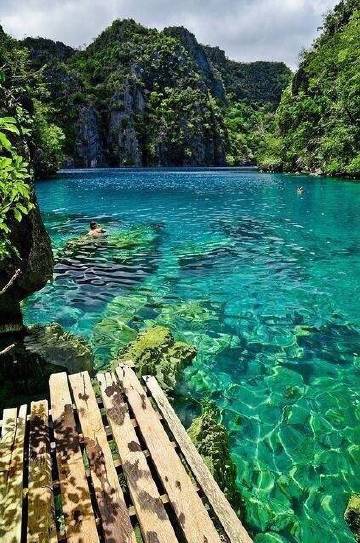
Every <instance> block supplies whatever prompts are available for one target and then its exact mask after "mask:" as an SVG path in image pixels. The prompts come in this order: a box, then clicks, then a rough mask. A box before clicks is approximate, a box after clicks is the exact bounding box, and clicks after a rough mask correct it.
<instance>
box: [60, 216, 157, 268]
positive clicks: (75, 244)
mask: <svg viewBox="0 0 360 543" xmlns="http://www.w3.org/2000/svg"><path fill="white" fill-rule="evenodd" d="M157 230H158V229H157V228H156V227H155V226H147V225H140V226H132V227H126V228H122V229H121V230H119V231H113V232H109V233H108V234H106V235H105V236H102V237H100V238H91V237H89V236H87V235H83V236H80V237H77V238H74V239H70V240H69V241H68V242H67V243H66V245H65V247H64V249H63V251H62V252H61V253H60V255H59V257H60V258H63V257H65V258H66V257H70V256H75V257H76V256H77V255H79V254H81V253H82V252H84V251H85V252H91V253H92V256H94V257H101V258H102V259H103V258H104V256H105V257H106V258H107V259H108V260H111V261H113V262H126V260H127V259H128V258H129V257H131V256H133V255H134V254H137V253H140V252H143V251H148V250H150V249H151V248H152V247H153V245H154V243H155V242H156V240H157V238H158V231H157Z"/></svg>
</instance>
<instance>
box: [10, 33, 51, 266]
mask: <svg viewBox="0 0 360 543" xmlns="http://www.w3.org/2000/svg"><path fill="white" fill-rule="evenodd" d="M0 59H1V66H2V67H1V71H0V232H1V234H2V236H1V241H0V259H2V258H4V257H5V256H6V255H8V254H9V252H10V242H9V236H10V234H11V229H12V224H13V223H14V221H15V222H20V221H21V220H22V218H23V217H24V215H27V214H28V213H29V211H30V210H31V209H32V208H33V207H34V204H33V202H32V200H33V194H32V187H31V178H32V175H33V172H34V171H35V173H37V172H38V171H40V170H41V172H42V173H44V174H48V173H49V172H50V171H56V169H57V168H58V165H59V161H61V153H60V142H61V133H60V129H59V128H57V127H55V126H54V125H52V124H50V123H49V122H48V120H47V117H46V113H47V110H46V109H45V107H44V106H43V105H42V104H41V102H40V99H43V98H44V96H46V89H45V87H44V85H43V82H42V81H41V78H39V76H38V75H37V74H34V73H33V72H32V70H31V69H30V66H29V62H28V53H27V51H26V50H25V49H24V48H23V47H21V46H19V45H18V43H17V42H16V41H15V40H13V39H12V38H10V37H9V36H7V35H6V34H5V33H4V32H3V31H2V29H1V28H0ZM39 155H41V156H42V160H41V164H42V166H41V169H40V168H39V163H38V161H37V157H38V156H39ZM50 159H51V160H50ZM50 162H51V164H50Z"/></svg>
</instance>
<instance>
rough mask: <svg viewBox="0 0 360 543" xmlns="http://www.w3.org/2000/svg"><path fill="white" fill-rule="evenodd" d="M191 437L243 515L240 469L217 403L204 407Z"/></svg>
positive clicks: (191, 429)
mask: <svg viewBox="0 0 360 543" xmlns="http://www.w3.org/2000/svg"><path fill="white" fill-rule="evenodd" d="M188 434H189V436H190V438H191V440H192V442H193V443H194V444H195V445H196V447H197V449H198V451H199V453H200V454H201V456H202V457H203V459H204V461H205V463H206V465H207V467H208V468H209V470H210V471H211V473H212V475H213V476H214V478H215V480H216V482H217V483H218V485H219V486H220V488H221V490H222V491H223V492H224V494H225V495H226V497H227V498H228V500H229V501H230V503H231V504H232V506H233V507H234V509H235V510H237V512H239V509H240V507H241V505H242V499H241V495H240V493H239V491H238V489H237V487H236V467H235V464H234V462H233V460H232V458H231V456H230V448H229V436H228V433H227V431H226V429H225V427H224V426H223V424H222V423H221V422H220V411H219V409H218V408H217V406H216V405H215V404H214V403H213V402H211V401H205V402H204V403H203V405H202V411H201V414H200V416H199V417H197V418H196V419H195V420H194V421H193V423H192V425H191V426H190V428H189V429H188Z"/></svg>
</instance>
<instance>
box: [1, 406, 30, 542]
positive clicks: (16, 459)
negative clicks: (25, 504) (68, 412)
mask: <svg viewBox="0 0 360 543" xmlns="http://www.w3.org/2000/svg"><path fill="white" fill-rule="evenodd" d="M26 410H27V406H26V405H22V406H21V407H20V409H19V413H18V414H17V409H5V410H4V427H3V432H2V438H1V445H0V497H1V506H0V541H1V543H20V540H21V521H22V501H23V497H22V492H23V466H24V442H25V427H26Z"/></svg>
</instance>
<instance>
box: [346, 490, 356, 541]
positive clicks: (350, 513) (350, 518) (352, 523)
mask: <svg viewBox="0 0 360 543" xmlns="http://www.w3.org/2000/svg"><path fill="white" fill-rule="evenodd" d="M344 518H345V520H346V522H347V523H348V525H349V527H350V530H351V531H352V532H353V533H354V534H355V538H356V541H357V542H360V494H353V495H352V496H350V499H349V502H348V504H347V507H346V511H345V515H344Z"/></svg>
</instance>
